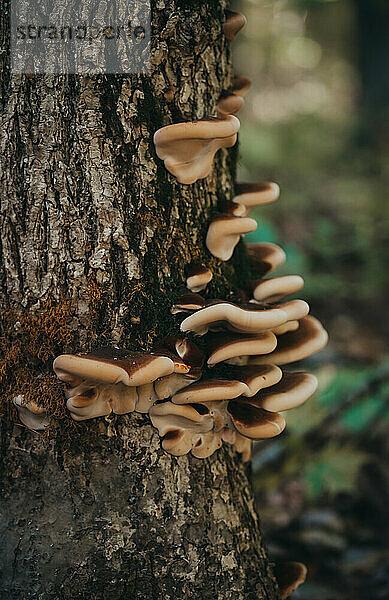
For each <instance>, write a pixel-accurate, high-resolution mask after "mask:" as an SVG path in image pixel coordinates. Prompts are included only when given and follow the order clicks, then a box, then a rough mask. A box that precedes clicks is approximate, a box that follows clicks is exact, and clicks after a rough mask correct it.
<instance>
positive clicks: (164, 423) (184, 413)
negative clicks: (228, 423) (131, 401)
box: [149, 402, 213, 437]
mask: <svg viewBox="0 0 389 600" xmlns="http://www.w3.org/2000/svg"><path fill="white" fill-rule="evenodd" d="M149 415H150V419H151V422H152V424H153V426H154V427H155V428H156V429H158V432H159V435H160V436H161V437H163V436H165V435H166V434H167V433H169V432H171V431H175V430H177V429H182V430H191V431H192V432H195V433H206V432H207V431H211V429H212V427H213V419H212V416H211V415H210V414H209V413H208V411H206V413H205V414H201V413H200V412H198V411H197V410H196V409H195V408H194V407H193V406H189V405H186V404H173V402H163V403H162V404H155V405H154V406H152V407H151V408H150V412H149Z"/></svg>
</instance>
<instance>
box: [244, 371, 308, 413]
mask: <svg viewBox="0 0 389 600" xmlns="http://www.w3.org/2000/svg"><path fill="white" fill-rule="evenodd" d="M317 385H318V382H317V379H316V377H315V376H314V375H312V374H311V373H301V372H298V373H288V372H285V371H284V372H283V374H282V379H281V380H280V381H279V382H278V383H276V384H275V385H273V386H271V387H268V388H266V389H263V390H260V391H259V392H257V393H256V394H255V395H254V396H252V397H250V398H249V399H248V400H247V401H248V402H249V403H250V404H253V405H254V406H258V408H264V409H265V410H268V411H271V412H283V411H284V410H290V409H291V408H297V406H300V405H301V404H304V402H306V401H307V400H308V399H309V398H311V396H313V394H314V393H315V392H316V390H317Z"/></svg>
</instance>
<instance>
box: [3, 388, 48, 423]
mask: <svg viewBox="0 0 389 600" xmlns="http://www.w3.org/2000/svg"><path fill="white" fill-rule="evenodd" d="M12 402H13V404H14V406H16V408H17V411H18V415H19V419H20V421H21V422H22V423H23V425H25V426H26V427H27V428H28V429H31V430H33V431H44V430H45V429H46V427H47V426H48V425H49V416H48V414H47V412H46V409H45V408H43V407H42V406H38V404H37V403H36V402H34V401H33V400H30V401H29V402H26V403H24V398H23V396H21V395H19V396H16V398H13V400H12Z"/></svg>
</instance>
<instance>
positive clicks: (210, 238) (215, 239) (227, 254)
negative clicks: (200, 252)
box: [205, 214, 258, 261]
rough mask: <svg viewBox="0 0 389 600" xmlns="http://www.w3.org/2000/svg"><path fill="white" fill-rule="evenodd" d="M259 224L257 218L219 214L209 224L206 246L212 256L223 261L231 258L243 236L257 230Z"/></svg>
mask: <svg viewBox="0 0 389 600" xmlns="http://www.w3.org/2000/svg"><path fill="white" fill-rule="evenodd" d="M257 226H258V225H257V222H256V221H255V219H250V218H249V217H238V216H234V215H228V214H221V215H218V216H216V217H215V218H214V220H213V221H212V222H211V224H210V226H209V229H208V233H207V237H206V241H205V243H206V246H207V248H208V250H209V251H210V253H211V254H212V256H215V257H216V258H219V259H220V260H223V261H226V260H229V259H230V258H231V256H232V254H233V252H234V249H235V246H236V245H237V244H238V242H239V240H240V238H241V236H242V235H244V234H245V233H250V232H251V231H255V230H256V229H257Z"/></svg>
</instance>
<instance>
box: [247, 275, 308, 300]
mask: <svg viewBox="0 0 389 600" xmlns="http://www.w3.org/2000/svg"><path fill="white" fill-rule="evenodd" d="M303 287H304V279H303V278H302V277H300V275H285V276H284V277H274V278H271V279H260V280H259V281H254V282H253V283H252V288H253V296H254V298H255V300H258V301H259V302H263V301H266V302H277V301H278V300H281V299H282V298H284V297H285V296H289V295H290V294H295V293H296V292H298V291H299V290H301V289H302V288H303Z"/></svg>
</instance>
